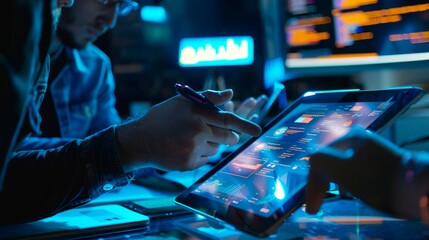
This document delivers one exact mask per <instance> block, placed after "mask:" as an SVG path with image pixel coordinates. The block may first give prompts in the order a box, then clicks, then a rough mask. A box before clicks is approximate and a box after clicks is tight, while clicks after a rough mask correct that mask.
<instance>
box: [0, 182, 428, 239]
mask: <svg viewBox="0 0 429 240" xmlns="http://www.w3.org/2000/svg"><path fill="white" fill-rule="evenodd" d="M141 191H148V189H144V188H142V187H141V186H136V185H131V186H128V187H127V188H124V189H122V190H121V191H120V192H116V193H112V194H111V195H114V194H118V195H122V194H123V195H125V198H129V199H132V200H134V199H135V198H136V196H134V195H133V194H131V195H130V193H131V192H134V193H139V192H140V193H142V192H141ZM152 194H153V195H152V196H150V197H165V196H167V195H169V194H168V193H165V192H158V193H155V192H152ZM156 194H159V195H158V196H156ZM115 199H119V198H118V196H115ZM125 200H126V199H124V198H122V199H121V201H120V202H123V201H125ZM108 203H109V204H110V203H111V202H110V200H108V196H104V197H103V198H102V199H99V200H98V201H96V202H95V203H91V204H94V206H99V205H103V204H108ZM91 204H90V206H91ZM46 227H49V226H46ZM23 229H25V228H23V225H21V226H20V225H10V226H0V239H7V238H10V237H13V235H10V233H11V232H13V231H15V232H17V231H20V230H23ZM27 229H31V228H27ZM99 234H101V235H98V236H94V235H91V236H85V239H87V238H89V239H110V240H116V239H125V238H126V239H141V238H145V239H225V240H230V239H261V238H256V237H253V236H250V235H247V234H245V233H242V232H240V231H237V230H234V229H228V228H220V229H215V228H213V227H212V226H211V225H210V223H209V222H208V221H207V220H206V219H205V218H204V217H202V216H199V215H194V214H186V215H180V216H176V217H166V218H158V219H151V220H150V223H149V225H148V226H134V227H133V228H130V227H127V228H124V229H120V228H119V229H117V228H116V229H113V230H112V229H111V230H104V231H102V232H99ZM6 236H7V237H6ZM50 236H52V235H49V234H47V235H39V236H38V237H37V238H36V239H50ZM55 237H56V238H58V235H56V236H55ZM101 237H102V238H101ZM27 238H28V239H34V236H32V235H31V233H28V234H27ZM64 238H67V239H70V237H67V236H65V237H64ZM428 238H429V227H427V226H425V225H423V224H421V223H419V222H412V221H403V220H400V219H395V218H391V217H389V216H387V215H384V214H383V213H380V212H378V211H375V210H373V209H372V208H369V207H368V206H366V205H365V204H363V203H362V202H360V201H358V200H343V199H339V200H333V201H327V202H325V203H324V204H323V206H322V209H321V213H320V214H318V215H307V214H306V213H305V212H304V210H303V208H300V209H298V210H297V211H295V212H294V214H293V215H292V216H291V217H290V218H288V219H287V220H285V222H284V223H283V224H282V225H281V226H280V227H279V228H278V231H277V233H275V234H273V235H271V236H270V237H268V238H267V239H428Z"/></svg>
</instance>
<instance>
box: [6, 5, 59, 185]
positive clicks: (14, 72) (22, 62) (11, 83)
mask: <svg viewBox="0 0 429 240" xmlns="http://www.w3.org/2000/svg"><path fill="white" fill-rule="evenodd" d="M45 2H46V3H48V2H49V6H46V4H45ZM50 2H51V1H50V0H49V1H47V0H21V1H15V0H5V1H2V2H1V7H0V29H1V32H2V33H3V34H2V37H1V38H0V109H1V111H2V116H7V117H2V119H1V122H0V123H1V124H0V191H1V189H2V185H3V178H4V175H5V173H6V168H7V162H8V161H7V160H8V159H9V157H10V154H11V153H12V151H13V149H14V148H15V145H16V143H17V142H18V140H19V139H18V138H19V133H20V130H21V126H22V124H23V122H24V118H25V113H26V108H27V105H28V103H29V100H30V99H29V98H28V95H29V92H30V89H31V87H32V85H33V79H34V76H35V75H36V74H37V73H36V71H37V69H36V65H37V63H38V62H39V61H41V60H42V59H44V58H46V54H47V48H46V45H48V44H49V37H48V36H47V35H49V32H50V31H51V19H50V18H49V17H48V14H49V13H50V11H51V10H50V9H51V6H50ZM41 32H44V33H45V35H46V36H43V37H42V35H43V34H41ZM42 38H43V39H42ZM42 41H43V44H42ZM42 46H43V47H42ZM41 47H42V48H41Z"/></svg>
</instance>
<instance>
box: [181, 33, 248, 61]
mask: <svg viewBox="0 0 429 240" xmlns="http://www.w3.org/2000/svg"><path fill="white" fill-rule="evenodd" d="M253 47H254V44H253V38H252V37H250V36H237V37H208V38H184V39H182V40H181V41H180V48H179V65H180V66H181V67H203V66H228V65H248V64H252V63H253Z"/></svg>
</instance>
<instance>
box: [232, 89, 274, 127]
mask: <svg viewBox="0 0 429 240" xmlns="http://www.w3.org/2000/svg"><path fill="white" fill-rule="evenodd" d="M267 101H268V98H267V96H266V95H264V94H262V95H260V96H259V97H258V98H256V99H255V98H254V97H249V98H247V99H246V100H244V101H243V102H241V104H240V105H239V106H238V107H237V108H236V107H235V104H234V102H233V101H228V102H227V103H225V105H224V109H225V111H230V112H234V113H235V114H237V115H238V116H240V117H242V118H245V119H248V120H250V121H252V122H257V121H258V120H259V115H258V112H259V110H261V108H262V106H264V105H265V103H267Z"/></svg>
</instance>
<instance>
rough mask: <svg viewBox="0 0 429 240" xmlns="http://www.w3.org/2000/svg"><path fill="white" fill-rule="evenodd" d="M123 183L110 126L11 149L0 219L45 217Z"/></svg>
mask: <svg viewBox="0 0 429 240" xmlns="http://www.w3.org/2000/svg"><path fill="white" fill-rule="evenodd" d="M128 182H129V180H128V178H127V176H126V174H125V173H124V172H123V168H122V167H121V164H120V159H119V156H118V152H117V149H116V137H115V127H111V128H108V129H106V130H104V131H102V132H99V133H97V134H95V135H92V136H90V137H88V138H86V139H84V140H75V141H72V142H70V143H68V144H66V145H64V146H62V147H59V148H55V149H50V150H36V151H20V152H16V153H14V154H13V155H12V158H11V160H10V165H9V168H8V171H7V174H6V178H5V182H4V191H3V192H1V193H0V213H1V214H0V223H3V224H4V223H7V224H11V223H23V222H29V221H34V220H38V219H41V218H46V217H49V216H52V215H54V214H56V213H58V212H60V211H64V210H66V209H69V208H73V207H77V206H80V205H82V204H85V203H87V202H89V201H90V200H92V199H95V198H97V197H98V196H100V195H101V194H103V193H105V192H108V191H111V190H113V189H115V188H116V187H120V186H124V185H126V184H128Z"/></svg>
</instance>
